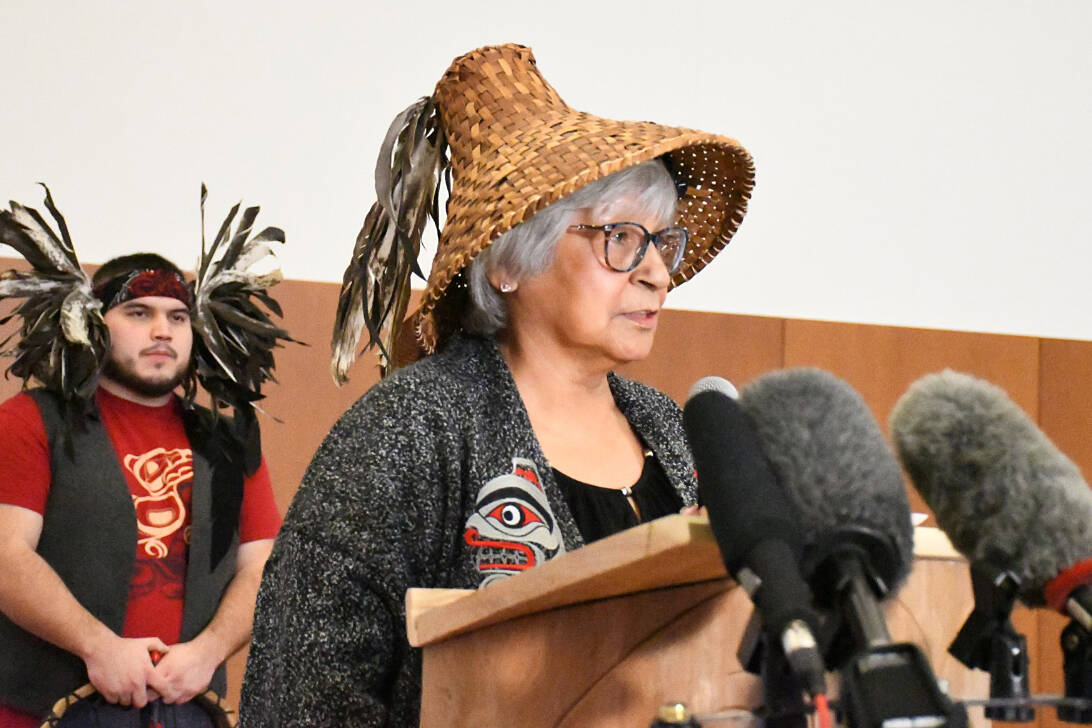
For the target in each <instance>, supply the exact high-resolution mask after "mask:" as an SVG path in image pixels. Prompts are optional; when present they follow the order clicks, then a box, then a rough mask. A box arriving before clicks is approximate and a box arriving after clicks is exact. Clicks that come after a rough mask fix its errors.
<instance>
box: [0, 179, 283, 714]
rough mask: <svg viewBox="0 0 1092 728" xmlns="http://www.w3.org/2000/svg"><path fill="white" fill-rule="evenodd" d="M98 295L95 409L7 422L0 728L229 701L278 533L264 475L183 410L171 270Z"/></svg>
mask: <svg viewBox="0 0 1092 728" xmlns="http://www.w3.org/2000/svg"><path fill="white" fill-rule="evenodd" d="M47 202H49V200H48V198H47ZM4 214H7V213H4ZM2 222H4V223H5V224H10V223H11V219H10V218H6V219H5V220H3V221H2ZM62 229H63V225H62ZM65 235H66V237H67V232H66V231H65ZM5 242H9V241H8V240H5ZM28 259H29V257H28ZM91 283H92V286H93V289H92V290H93V295H94V297H95V298H97V299H98V301H100V302H101V321H102V322H104V323H105V327H106V330H107V331H108V333H109V337H108V341H109V344H108V355H107V356H106V358H105V361H104V362H102V369H101V374H100V375H99V379H98V387H97V390H96V391H95V392H94V394H93V398H92V399H91V401H90V402H88V403H87V406H85V407H82V408H80V409H81V410H82V411H80V412H79V414H78V415H76V416H75V421H73V419H74V418H73V415H72V414H71V412H72V410H71V408H70V407H66V401H65V397H64V395H63V394H62V392H59V391H56V390H55V389H51V388H49V387H43V388H38V389H30V390H24V391H23V392H21V393H20V394H18V395H16V396H15V397H12V398H11V399H9V400H7V401H6V402H4V403H3V404H2V405H0V644H3V645H4V648H3V651H4V658H3V660H0V726H9V725H11V726H24V725H25V726H37V725H38V724H40V722H41V720H42V718H43V716H44V715H45V713H47V712H48V711H49V709H50V707H52V705H53V703H54V702H55V701H56V700H58V699H59V698H61V697H63V696H64V695H66V694H67V693H69V692H71V691H72V690H74V689H75V688H77V687H79V686H80V685H82V684H84V683H87V682H90V683H91V684H92V685H93V686H94V687H95V689H96V690H97V691H98V692H99V693H100V694H101V695H102V696H103V697H104V698H105V700H106V701H108V702H109V703H112V704H115V705H116V706H117V708H116V709H114V710H116V711H117V713H118V714H119V715H122V714H123V713H129V710H131V709H139V708H142V707H143V706H145V705H146V704H148V703H150V702H151V701H153V700H157V699H161V700H162V701H163V702H164V703H168V704H171V703H182V702H186V701H189V700H191V699H192V698H194V697H195V696H196V695H198V694H201V693H203V692H205V691H206V690H208V689H210V686H211V687H212V689H214V690H216V691H218V692H220V693H223V691H224V687H225V686H224V670H223V662H224V660H225V659H226V658H227V657H228V656H229V655H231V654H232V653H233V652H235V651H236V650H237V649H238V648H240V647H241V646H243V645H244V644H245V643H246V642H247V640H248V639H249V637H250V628H251V620H252V614H253V608H254V599H255V593H256V591H257V587H258V582H259V579H260V576H261V571H262V567H263V565H264V563H265V560H266V557H267V556H268V555H269V552H270V549H271V548H272V543H273V537H274V536H275V535H276V532H277V529H278V527H279V525H280V516H279V514H278V512H277V509H276V505H275V503H274V501H273V496H272V489H271V485H270V480H269V474H268V471H267V468H266V465H265V462H264V459H263V460H260V461H259V464H258V465H257V467H256V468H253V467H252V468H251V470H252V472H247V470H248V468H247V466H246V464H245V462H246V458H245V456H244V450H245V447H244V443H242V442H241V441H240V439H239V438H238V437H237V434H236V433H235V432H233V430H232V428H231V427H230V425H229V421H228V420H226V419H223V418H215V417H213V416H212V415H211V413H209V412H208V411H207V410H203V409H202V408H199V407H196V406H194V405H193V404H192V403H190V402H184V401H183V400H182V399H181V398H180V397H179V396H178V395H177V394H176V393H175V390H176V389H177V388H178V387H179V385H180V384H182V383H183V382H184V380H186V378H187V377H188V376H190V375H191V374H192V372H193V367H194V357H193V353H194V344H195V342H194V328H193V326H192V323H191V313H192V309H193V307H194V293H193V290H192V289H191V287H190V285H189V284H187V282H186V281H185V279H184V277H183V275H182V273H181V272H180V271H179V269H178V268H177V267H176V266H175V265H174V264H172V263H170V262H169V261H167V260H165V259H164V258H161V257H160V256H157V255H153V254H137V255H132V256H125V257H122V258H116V259H114V260H112V261H110V262H108V263H106V264H105V265H103V267H102V268H100V269H99V271H98V272H97V273H96V274H95V277H94V278H93V279H92V281H91ZM62 316H63V312H62ZM24 318H26V315H25V314H24ZM24 331H25V329H24ZM130 715H131V714H130Z"/></svg>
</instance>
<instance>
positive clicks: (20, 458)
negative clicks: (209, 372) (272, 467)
mask: <svg viewBox="0 0 1092 728" xmlns="http://www.w3.org/2000/svg"><path fill="white" fill-rule="evenodd" d="M96 403H97V405H98V408H99V412H100V413H101V415H102V421H103V424H104V425H105V427H106V431H107V433H108V434H109V436H110V441H111V443H112V444H113V446H114V452H115V454H116V455H117V458H118V462H119V463H121V469H122V471H123V472H124V474H125V479H126V481H127V482H128V485H129V492H130V494H131V495H132V498H133V506H134V509H135V511H136V516H137V543H136V561H135V563H134V568H133V579H132V582H131V584H130V587H129V602H128V605H127V608H126V614H125V625H124V627H123V629H122V635H123V636H125V637H150V636H158V637H159V638H160V639H162V640H163V641H164V642H166V643H167V644H169V645H170V644H175V643H177V642H178V640H179V635H180V632H181V629H182V605H183V598H184V597H185V575H186V562H187V555H188V553H189V534H190V495H191V490H192V485H193V456H192V453H191V451H190V446H189V440H188V439H187V438H186V433H185V430H184V429H183V425H182V418H181V416H180V408H181V402H180V401H179V400H178V398H177V397H175V398H172V399H171V401H170V402H168V403H167V404H166V405H163V406H162V407H146V406H144V405H141V404H137V403H135V402H130V401H129V400H127V399H122V398H121V397H117V396H115V395H113V394H110V393H109V392H107V391H106V390H104V389H102V388H100V389H99V390H98V393H97V395H96ZM50 477H51V476H50V464H49V443H48V440H47V438H46V433H45V426H44V425H43V423H42V417H41V414H40V413H39V411H38V406H37V404H35V402H34V400H33V399H32V398H31V397H30V396H29V395H27V394H25V393H21V394H18V395H16V396H15V397H12V398H11V399H9V400H8V401H6V402H4V403H3V404H0V503H7V504H11V505H16V506H22V507H23V508H28V509H30V510H32V511H35V512H36V513H39V514H42V513H44V512H45V506H46V501H47V499H48V497H49V484H50ZM278 528H280V514H279V513H278V511H277V506H276V503H275V502H274V500H273V488H272V484H271V483H270V480H269V470H268V468H267V467H266V464H265V460H264V459H263V460H262V463H261V466H260V467H259V468H258V470H257V472H255V473H254V474H253V475H251V476H250V477H248V478H246V480H245V482H244V487H243V503H242V510H241V512H240V515H239V539H240V541H241V542H242V543H246V542H248V541H256V540H260V539H267V538H273V537H274V536H275V535H276V534H277V529H278ZM57 697H58V698H60V697H61V696H57ZM7 718H8V716H6V715H5V712H4V709H3V706H0V728H2V726H4V725H8V722H7Z"/></svg>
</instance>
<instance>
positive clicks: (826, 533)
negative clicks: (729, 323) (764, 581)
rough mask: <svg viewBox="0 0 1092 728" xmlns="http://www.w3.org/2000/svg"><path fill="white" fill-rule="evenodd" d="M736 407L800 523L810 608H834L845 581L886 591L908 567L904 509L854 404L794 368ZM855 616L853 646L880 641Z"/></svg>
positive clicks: (902, 496) (898, 481)
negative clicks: (812, 599) (812, 595)
mask: <svg viewBox="0 0 1092 728" xmlns="http://www.w3.org/2000/svg"><path fill="white" fill-rule="evenodd" d="M740 404H741V405H742V407H743V409H744V410H745V411H746V412H747V413H748V414H749V415H750V416H751V419H752V420H753V421H754V423H755V429H756V432H757V433H758V437H759V440H760V442H761V443H762V449H763V451H764V452H765V453H766V456H767V457H768V458H769V460H770V462H771V463H772V465H773V469H774V472H775V473H776V474H777V475H778V476H779V478H780V481H781V483H782V484H783V485H784V487H785V489H786V491H787V492H788V494H789V497H790V498H791V500H792V502H793V504H794V506H795V507H796V510H797V512H798V513H799V514H800V516H801V523H800V530H801V538H802V540H803V544H804V562H803V563H804V573H805V576H806V577H807V578H808V580H809V581H810V582H811V584H812V588H813V589H814V590H815V592H816V597H817V598H818V599H819V601H820V603H821V604H823V605H825V606H830V605H833V604H834V603H836V602H838V601H839V600H840V599H841V597H840V595H839V594H838V591H839V590H844V589H847V588H849V584H847V583H846V582H847V579H849V578H850V577H849V574H850V572H858V571H859V572H860V573H859V574H857V577H853V578H858V577H859V581H861V582H862V583H861V585H862V586H864V585H867V587H868V590H869V592H870V593H871V594H872V595H873V597H874V598H883V597H884V596H886V595H887V594H889V593H890V592H892V591H893V590H895V589H896V588H897V587H898V586H899V585H900V584H901V582H902V581H903V580H904V579H905V578H906V575H907V574H908V573H909V572H910V565H911V560H912V558H913V528H912V526H911V523H910V502H909V500H908V499H907V497H906V491H905V489H904V488H903V485H902V474H901V472H900V471H899V466H898V463H897V462H896V461H895V458H894V456H893V455H892V454H891V451H890V449H889V448H888V446H887V443H886V441H885V440H884V437H883V433H882V432H881V431H880V427H879V425H878V424H877V423H876V420H875V418H874V417H873V416H872V413H871V412H870V411H869V410H868V406H867V405H866V404H865V403H864V400H862V399H861V397H860V395H859V394H858V393H857V392H856V391H855V390H854V389H853V388H852V387H850V386H849V385H848V384H846V383H845V382H843V381H842V380H840V379H838V378H837V377H835V376H834V375H832V374H829V373H827V372H824V371H821V370H819V369H810V368H798V369H788V370H783V371H779V372H774V373H771V374H767V375H764V376H762V377H760V378H759V379H757V380H756V381H755V382H753V383H752V384H751V385H750V386H748V387H746V388H745V389H744V391H743V395H742V397H741V399H740ZM838 571H841V572H843V573H842V574H841V575H839V574H836V573H833V572H838ZM860 596H861V599H864V602H862V604H860V605H858V606H860V607H862V608H865V609H868V607H866V606H865V603H866V602H868V601H869V599H867V598H866V597H865V596H864V595H863V594H862V595H860ZM872 601H875V599H872ZM862 616H863V617H864V618H866V620H867V621H866V622H864V623H861V624H859V625H857V628H858V630H859V632H860V633H859V634H858V635H857V636H858V638H859V640H858V642H859V644H860V645H862V646H863V645H867V644H870V643H885V642H890V638H889V637H888V636H887V628H886V625H885V623H884V621H883V617H882V614H864V615H862Z"/></svg>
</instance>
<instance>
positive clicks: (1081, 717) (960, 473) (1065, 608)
mask: <svg viewBox="0 0 1092 728" xmlns="http://www.w3.org/2000/svg"><path fill="white" fill-rule="evenodd" d="M891 434H892V439H893V440H894V442H895V446H896V449H897V451H898V454H899V458H900V459H901V460H902V463H903V467H904V468H905V469H906V472H907V473H908V474H909V475H910V479H911V480H912V481H913V483H914V487H915V488H917V490H918V492H919V493H921V495H922V497H923V498H924V499H925V502H926V503H928V505H929V507H930V508H931V509H932V510H933V513H934V514H935V515H936V519H937V524H938V525H939V526H940V527H941V529H943V530H944V532H945V533H946V534H948V537H949V539H950V540H951V541H952V544H953V545H954V546H955V547H956V548H957V549H958V550H959V551H960V552H961V553H963V554H964V555H965V556H966V557H967V559H968V560H969V561H970V562H971V569H972V576H974V575H976V574H978V575H982V574H985V575H993V579H994V581H995V582H997V583H999V584H1000V583H1001V580H1003V579H1006V578H1007V579H1009V580H1010V582H1015V583H1011V584H1010V585H1009V587H1008V588H1009V589H1010V591H1011V592H1012V593H1013V594H1015V595H1016V596H1018V597H1019V599H1020V601H1022V602H1024V604H1026V605H1027V606H1029V607H1044V606H1048V607H1050V608H1052V609H1055V610H1056V611H1059V612H1061V613H1062V614H1066V615H1068V616H1070V617H1072V618H1073V621H1072V622H1071V623H1070V625H1069V626H1068V627H1067V628H1066V629H1065V631H1063V633H1062V652H1063V655H1064V658H1065V666H1064V670H1065V685H1066V696H1067V697H1068V698H1085V699H1087V698H1092V634H1090V633H1092V493H1090V492H1089V488H1088V485H1087V483H1085V481H1084V479H1083V478H1082V477H1081V474H1080V470H1079V469H1078V468H1077V466H1076V465H1075V464H1074V463H1073V462H1072V461H1071V460H1070V459H1069V458H1067V457H1066V456H1065V455H1064V454H1062V452H1061V451H1060V450H1058V448H1057V447H1056V446H1055V445H1054V443H1052V442H1051V441H1050V439H1049V438H1048V437H1047V436H1046V435H1045V434H1044V433H1043V432H1042V431H1041V430H1040V429H1039V428H1038V427H1037V426H1036V425H1035V423H1034V422H1032V420H1031V419H1030V418H1029V417H1028V416H1027V415H1026V414H1024V412H1023V411H1022V410H1021V409H1020V408H1019V407H1018V406H1017V405H1016V404H1015V403H1013V402H1012V400H1011V399H1009V397H1008V395H1006V394H1005V392H1004V391H1003V390H1001V389H1000V388H998V387H996V386H994V385H992V384H990V383H988V382H985V381H983V380H981V379H977V378H975V377H972V376H970V375H967V374H961V373H958V372H953V371H951V370H945V371H943V372H941V373H939V374H932V375H928V376H926V377H923V378H921V379H919V380H918V381H917V382H915V383H914V384H912V385H911V386H910V388H909V389H908V390H907V392H906V394H904V395H903V397H902V398H901V399H900V400H899V402H898V403H897V404H896V406H895V409H894V410H893V411H892V413H891ZM979 581H980V582H983V581H984V579H983V578H982V577H981V576H979ZM979 586H980V584H976V609H975V612H973V613H972V615H971V617H970V618H968V621H967V624H965V625H964V628H963V630H961V631H960V634H959V636H958V637H957V638H956V641H955V642H953V644H952V647H951V648H950V651H951V652H952V653H953V654H955V655H956V656H957V657H959V658H960V659H961V660H962V661H963V662H964V663H965V664H969V665H971V666H972V667H982V668H983V669H987V668H988V669H990V672H991V682H997V683H998V684H999V685H1003V684H1004V683H1005V678H1006V677H1007V676H1006V675H1005V672H1004V669H1005V668H1006V667H1008V663H1006V662H1005V661H1003V660H1002V661H996V660H995V661H992V662H991V661H990V659H989V657H988V656H987V655H986V654H985V652H986V650H987V649H989V648H990V646H991V640H993V641H995V642H1000V641H1003V640H1006V639H1008V640H1010V642H1011V641H1014V640H1018V642H1016V643H1015V644H1017V646H1022V645H1023V638H1022V636H1020V635H1018V634H1016V633H1015V630H1013V629H1012V627H1011V623H1010V622H1009V621H1008V612H1007V611H1005V612H1004V613H1001V609H999V608H998V607H997V604H998V603H1000V605H1001V607H1005V606H1007V607H1008V610H1011V605H1012V599H1011V598H1010V599H1009V601H1008V602H1007V604H1006V603H1005V602H1004V601H1003V600H1001V599H998V598H997V594H998V593H1003V592H1002V589H994V590H992V593H990V592H987V594H986V600H985V601H986V603H987V606H986V608H984V609H980V608H979V607H978V606H977V602H978V593H979V591H980V588H979ZM991 603H992V604H991ZM991 606H993V607H994V608H993V609H992V612H991V609H990V607H991ZM999 614H1000V617H999ZM976 619H977V621H976ZM991 629H992V630H993V631H992V633H991ZM982 645H985V646H986V647H985V648H984V647H982ZM992 652H994V653H999V652H1001V651H1000V650H997V649H993V650H992ZM1023 659H1026V651H1025V657H1024V658H1023ZM1009 671H1010V672H1011V671H1012V670H1011V668H1009ZM1017 674H1019V670H1017ZM1024 679H1025V680H1026V678H1024ZM1021 691H1022V693H1023V694H1026V689H1023V687H1022V685H1021ZM992 693H993V689H992V686H991V694H992ZM1003 694H1007V693H1004V692H1003ZM1058 716H1059V718H1060V719H1062V720H1077V721H1080V722H1090V721H1092V710H1090V709H1089V708H1086V707H1082V706H1081V705H1077V706H1074V705H1066V704H1062V705H1059V706H1058Z"/></svg>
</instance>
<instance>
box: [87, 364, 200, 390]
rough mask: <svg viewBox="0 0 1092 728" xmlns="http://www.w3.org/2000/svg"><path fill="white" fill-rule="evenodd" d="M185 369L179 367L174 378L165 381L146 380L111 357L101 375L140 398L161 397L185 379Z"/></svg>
mask: <svg viewBox="0 0 1092 728" xmlns="http://www.w3.org/2000/svg"><path fill="white" fill-rule="evenodd" d="M186 369H187V367H180V368H179V369H178V371H176V372H175V373H174V376H172V377H169V378H167V379H147V378H144V377H141V376H140V375H139V374H137V373H136V372H135V371H133V370H132V369H131V368H130V367H127V366H125V365H124V364H122V363H121V362H119V361H118V360H117V359H115V358H114V357H113V355H111V356H110V358H109V359H107V360H106V364H105V365H104V366H103V368H102V375H103V376H104V377H106V378H108V379H112V380H113V381H115V382H117V383H118V384H120V385H122V386H123V387H125V388H126V389H128V390H130V391H132V392H136V393H137V394H139V395H141V396H142V397H162V396H163V395H164V394H170V393H171V392H173V391H174V390H175V388H176V387H177V386H178V385H180V384H181V383H182V380H184V379H185V378H186Z"/></svg>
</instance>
